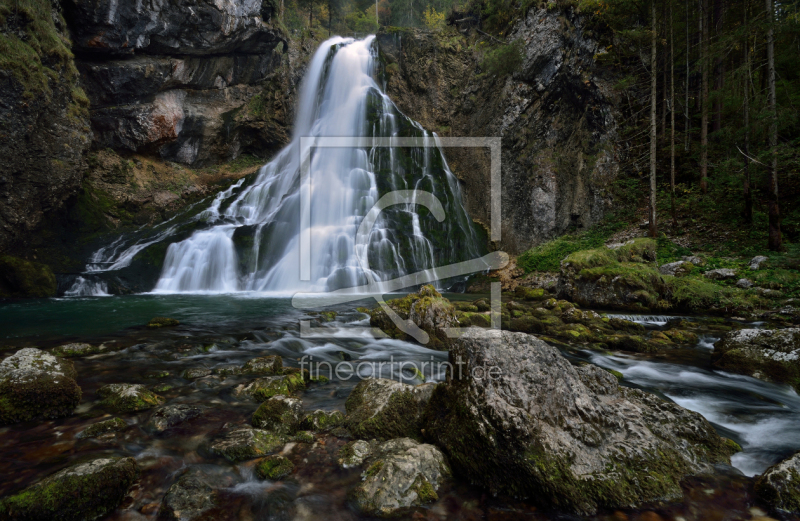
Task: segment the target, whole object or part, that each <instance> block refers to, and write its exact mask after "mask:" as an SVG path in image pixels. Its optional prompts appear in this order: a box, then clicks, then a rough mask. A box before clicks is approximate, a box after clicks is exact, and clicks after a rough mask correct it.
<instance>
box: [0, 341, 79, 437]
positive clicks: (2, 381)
mask: <svg viewBox="0 0 800 521" xmlns="http://www.w3.org/2000/svg"><path fill="white" fill-rule="evenodd" d="M76 377H77V374H76V373H75V368H74V366H73V365H72V362H70V361H68V360H64V359H61V358H58V357H55V356H53V355H51V354H49V353H45V352H44V351H40V350H39V349H35V348H32V347H28V348H25V349H20V350H19V351H17V352H16V353H14V354H13V355H11V356H9V357H8V358H6V359H5V360H3V362H2V363H0V424H10V423H17V422H23V421H30V420H37V419H52V418H59V417H62V416H68V415H69V414H71V413H72V411H73V410H74V409H75V407H77V406H78V404H79V403H80V401H81V388H80V387H78V384H77V383H76V381H75V378H76Z"/></svg>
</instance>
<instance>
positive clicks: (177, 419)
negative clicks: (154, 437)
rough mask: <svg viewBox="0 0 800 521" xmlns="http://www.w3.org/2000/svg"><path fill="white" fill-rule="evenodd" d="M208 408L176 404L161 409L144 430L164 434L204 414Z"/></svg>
mask: <svg viewBox="0 0 800 521" xmlns="http://www.w3.org/2000/svg"><path fill="white" fill-rule="evenodd" d="M207 409H208V407H205V406H202V405H193V404H184V403H179V404H174V405H166V406H164V407H159V408H158V409H156V410H155V411H153V413H152V414H151V415H150V417H149V418H148V419H147V422H146V423H145V424H144V429H145V430H146V431H148V432H151V433H154V434H162V433H164V432H166V431H168V430H170V429H172V428H173V427H177V426H178V425H180V424H182V423H185V422H188V421H189V420H192V419H194V418H197V417H199V416H201V415H202V414H203V412H205V411H206V410H207Z"/></svg>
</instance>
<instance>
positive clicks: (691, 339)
mask: <svg viewBox="0 0 800 521" xmlns="http://www.w3.org/2000/svg"><path fill="white" fill-rule="evenodd" d="M664 335H665V336H666V337H667V338H669V339H670V340H671V341H672V342H675V343H676V344H680V345H697V342H699V341H700V337H698V336H697V333H693V332H691V331H684V330H681V329H669V330H667V331H664Z"/></svg>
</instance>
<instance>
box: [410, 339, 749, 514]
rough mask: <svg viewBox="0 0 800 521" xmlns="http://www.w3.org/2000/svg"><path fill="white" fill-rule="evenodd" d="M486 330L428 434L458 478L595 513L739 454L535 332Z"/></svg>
mask: <svg viewBox="0 0 800 521" xmlns="http://www.w3.org/2000/svg"><path fill="white" fill-rule="evenodd" d="M481 333H482V331H481V330H479V329H476V328H470V329H469V330H468V331H467V332H466V334H465V335H464V336H462V338H461V339H460V340H459V342H458V343H457V344H456V346H454V347H453V348H452V349H451V351H450V362H451V363H452V364H453V367H454V368H455V370H454V372H453V374H452V375H451V378H450V381H449V383H447V384H443V385H439V386H437V387H436V389H435V390H434V392H433V396H432V397H431V400H430V402H429V404H428V410H427V417H426V425H425V429H426V432H425V437H426V439H429V440H432V441H433V442H435V443H436V444H437V445H438V446H440V447H442V448H443V449H444V451H445V453H446V454H447V456H448V460H449V461H450V464H451V465H452V467H453V471H454V472H455V474H456V475H458V476H461V477H463V478H466V479H468V480H470V481H471V482H473V483H474V484H477V485H480V486H483V487H486V488H488V489H489V490H490V491H491V492H492V493H507V494H509V495H513V496H515V497H530V498H532V499H534V500H536V501H538V502H539V503H542V504H544V505H545V506H549V507H554V508H557V509H559V510H565V511H571V512H576V513H583V514H588V513H593V512H596V511H597V510H598V509H600V508H626V507H633V506H635V505H638V504H641V503H645V502H649V501H655V500H671V499H678V498H680V497H681V496H682V492H681V488H680V486H679V482H680V481H681V479H683V478H684V477H685V476H687V475H693V474H699V473H703V472H706V471H710V470H711V468H712V464H714V463H718V462H721V463H728V462H729V461H730V454H731V452H733V448H732V444H729V443H727V440H725V439H724V438H721V437H720V436H718V435H717V433H716V432H715V431H714V428H713V427H712V426H711V425H710V424H709V423H708V422H707V421H706V420H705V419H704V418H703V417H702V416H700V415H699V414H697V413H694V412H691V411H687V410H686V409H683V408H681V407H679V406H678V405H675V404H673V403H670V402H667V401H664V400H662V399H660V398H658V397H656V396H654V395H651V394H649V393H646V392H643V391H640V390H638V389H630V388H624V387H620V386H619V385H618V384H617V380H616V378H615V377H614V376H613V375H612V374H610V373H609V372H607V371H604V370H602V369H600V368H599V367H596V366H593V365H587V366H583V367H580V368H576V367H573V366H572V365H571V364H570V363H569V362H568V361H567V360H566V359H565V358H564V357H563V356H562V355H561V354H560V353H559V352H558V350H557V349H556V348H554V347H552V346H549V345H548V344H546V343H544V342H543V341H541V340H539V339H538V338H536V337H534V336H530V335H526V334H523V333H511V332H506V331H503V333H502V336H499V335H498V336H496V337H493V338H488V337H487V336H486V334H485V333H484V334H481ZM459 368H460V371H459Z"/></svg>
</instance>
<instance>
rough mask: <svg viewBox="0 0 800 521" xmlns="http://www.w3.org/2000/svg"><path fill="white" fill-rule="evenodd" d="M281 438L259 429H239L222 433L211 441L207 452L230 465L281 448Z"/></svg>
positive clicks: (283, 441)
mask: <svg viewBox="0 0 800 521" xmlns="http://www.w3.org/2000/svg"><path fill="white" fill-rule="evenodd" d="M284 444H285V440H284V438H283V437H282V436H279V435H277V434H275V433H272V432H268V431H264V430H261V429H252V428H250V427H239V428H234V429H232V430H228V431H225V432H223V433H222V434H221V435H220V436H218V437H217V438H215V439H214V440H212V441H211V443H210V444H209V446H208V451H209V452H210V453H211V454H214V455H217V456H222V457H223V458H225V459H227V460H228V461H230V462H232V463H238V462H240V461H246V460H250V459H255V458H259V457H262V456H266V455H268V454H270V453H272V452H275V451H277V450H278V449H279V448H281V447H283V445H284Z"/></svg>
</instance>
